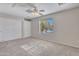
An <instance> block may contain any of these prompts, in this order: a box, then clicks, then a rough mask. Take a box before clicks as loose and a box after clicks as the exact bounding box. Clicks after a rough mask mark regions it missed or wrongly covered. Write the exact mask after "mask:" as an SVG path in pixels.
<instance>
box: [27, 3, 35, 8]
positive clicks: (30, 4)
mask: <svg viewBox="0 0 79 59" xmlns="http://www.w3.org/2000/svg"><path fill="white" fill-rule="evenodd" d="M27 4H28V5H29V6H31V7H33V8H36V6H35V5H34V4H33V3H27Z"/></svg>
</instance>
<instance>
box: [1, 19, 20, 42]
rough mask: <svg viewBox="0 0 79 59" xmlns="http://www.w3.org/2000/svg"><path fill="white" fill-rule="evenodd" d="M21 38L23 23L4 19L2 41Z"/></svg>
mask: <svg viewBox="0 0 79 59" xmlns="http://www.w3.org/2000/svg"><path fill="white" fill-rule="evenodd" d="M18 38H21V21H20V20H17V19H13V18H3V19H2V41H8V40H14V39H18Z"/></svg>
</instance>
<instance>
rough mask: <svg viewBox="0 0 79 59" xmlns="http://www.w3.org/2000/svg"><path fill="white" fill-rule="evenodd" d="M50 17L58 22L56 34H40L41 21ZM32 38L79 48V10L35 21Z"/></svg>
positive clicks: (59, 13) (55, 14)
mask: <svg viewBox="0 0 79 59" xmlns="http://www.w3.org/2000/svg"><path fill="white" fill-rule="evenodd" d="M49 17H51V18H53V19H55V21H56V29H55V30H56V32H54V33H46V34H42V33H39V20H40V19H43V18H49ZM32 36H33V37H36V38H40V39H43V40H48V41H51V42H56V43H60V44H64V45H69V46H73V47H77V48H79V8H75V9H70V10H65V11H62V12H57V13H54V14H51V15H47V16H43V17H39V18H35V19H33V20H32Z"/></svg>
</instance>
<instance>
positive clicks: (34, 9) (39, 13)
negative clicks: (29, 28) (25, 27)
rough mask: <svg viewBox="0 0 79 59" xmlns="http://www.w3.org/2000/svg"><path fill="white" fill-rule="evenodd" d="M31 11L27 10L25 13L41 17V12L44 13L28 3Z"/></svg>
mask: <svg viewBox="0 0 79 59" xmlns="http://www.w3.org/2000/svg"><path fill="white" fill-rule="evenodd" d="M28 4H29V5H30V6H31V7H32V9H27V10H26V12H27V13H31V14H32V15H33V16H42V15H43V13H42V12H45V10H39V9H38V8H37V7H36V6H35V5H34V4H32V3H28Z"/></svg>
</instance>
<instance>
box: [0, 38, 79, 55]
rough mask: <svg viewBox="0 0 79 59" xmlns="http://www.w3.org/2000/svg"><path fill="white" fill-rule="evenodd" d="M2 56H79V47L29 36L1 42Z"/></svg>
mask: <svg viewBox="0 0 79 59" xmlns="http://www.w3.org/2000/svg"><path fill="white" fill-rule="evenodd" d="M0 56H79V49H78V48H73V47H69V46H65V45H61V44H57V43H53V42H52V43H51V42H48V41H44V40H40V39H35V38H28V39H18V40H11V41H7V42H3V43H0Z"/></svg>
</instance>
